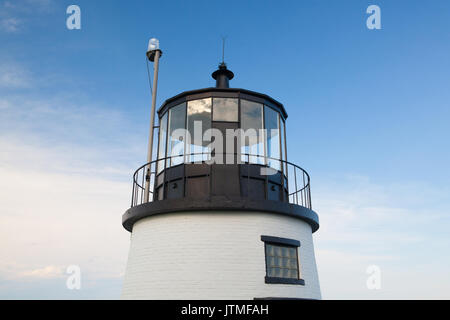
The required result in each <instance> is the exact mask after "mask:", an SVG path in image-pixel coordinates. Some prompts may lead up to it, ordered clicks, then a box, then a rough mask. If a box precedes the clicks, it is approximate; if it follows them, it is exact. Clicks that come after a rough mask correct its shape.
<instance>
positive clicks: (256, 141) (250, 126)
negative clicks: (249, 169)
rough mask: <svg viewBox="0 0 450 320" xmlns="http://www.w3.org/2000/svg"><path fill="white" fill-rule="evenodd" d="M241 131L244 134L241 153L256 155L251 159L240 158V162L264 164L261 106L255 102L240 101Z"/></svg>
mask: <svg viewBox="0 0 450 320" xmlns="http://www.w3.org/2000/svg"><path fill="white" fill-rule="evenodd" d="M241 129H242V130H244V132H245V139H244V141H242V142H241V144H242V145H241V152H242V153H244V154H250V155H257V156H259V157H257V156H253V157H251V156H250V157H248V160H247V157H246V156H245V155H243V156H242V161H248V162H249V163H258V164H264V139H263V137H262V136H261V133H262V132H261V129H263V105H262V104H260V103H257V102H252V101H248V100H241Z"/></svg>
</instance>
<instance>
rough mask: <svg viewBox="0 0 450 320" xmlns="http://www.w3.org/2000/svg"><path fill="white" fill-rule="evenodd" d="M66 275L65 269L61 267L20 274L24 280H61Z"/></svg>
mask: <svg viewBox="0 0 450 320" xmlns="http://www.w3.org/2000/svg"><path fill="white" fill-rule="evenodd" d="M63 275H64V268H63V267H60V266H46V267H43V268H40V269H34V270H30V271H24V272H22V273H21V274H20V276H21V277H24V278H41V279H51V278H60V277H62V276H63Z"/></svg>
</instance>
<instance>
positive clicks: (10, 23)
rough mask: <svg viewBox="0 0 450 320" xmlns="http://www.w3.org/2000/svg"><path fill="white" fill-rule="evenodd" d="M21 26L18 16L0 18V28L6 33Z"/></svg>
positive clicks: (12, 31) (15, 30)
mask: <svg viewBox="0 0 450 320" xmlns="http://www.w3.org/2000/svg"><path fill="white" fill-rule="evenodd" d="M21 26H22V21H21V20H20V19H18V18H14V17H10V18H0V30H2V31H4V32H7V33H14V32H17V31H19V29H20V27H21Z"/></svg>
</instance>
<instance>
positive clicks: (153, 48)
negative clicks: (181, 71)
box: [144, 38, 162, 202]
mask: <svg viewBox="0 0 450 320" xmlns="http://www.w3.org/2000/svg"><path fill="white" fill-rule="evenodd" d="M161 56H162V51H161V50H160V49H159V40H158V39H156V38H151V39H150V40H149V42H148V49H147V58H148V60H149V61H151V62H154V68H153V69H154V73H153V88H152V108H151V114H150V134H149V139H148V150H147V163H148V166H147V174H146V177H145V193H144V201H145V202H148V201H149V196H150V171H151V164H150V162H152V157H153V154H152V151H153V131H154V128H155V106H156V91H157V88H158V69H159V58H160V57H161Z"/></svg>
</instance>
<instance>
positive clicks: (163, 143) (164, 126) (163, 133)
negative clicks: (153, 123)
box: [157, 112, 167, 173]
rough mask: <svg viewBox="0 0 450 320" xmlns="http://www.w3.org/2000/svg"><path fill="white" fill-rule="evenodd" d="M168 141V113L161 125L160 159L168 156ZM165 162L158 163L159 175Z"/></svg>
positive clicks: (162, 119)
mask: <svg viewBox="0 0 450 320" xmlns="http://www.w3.org/2000/svg"><path fill="white" fill-rule="evenodd" d="M166 141H167V112H166V113H165V114H164V116H163V117H162V118H161V122H160V123H159V143H158V159H162V158H164V157H165V156H166ZM164 164H165V161H164V160H163V161H158V169H157V173H160V172H161V171H162V170H164Z"/></svg>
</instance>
